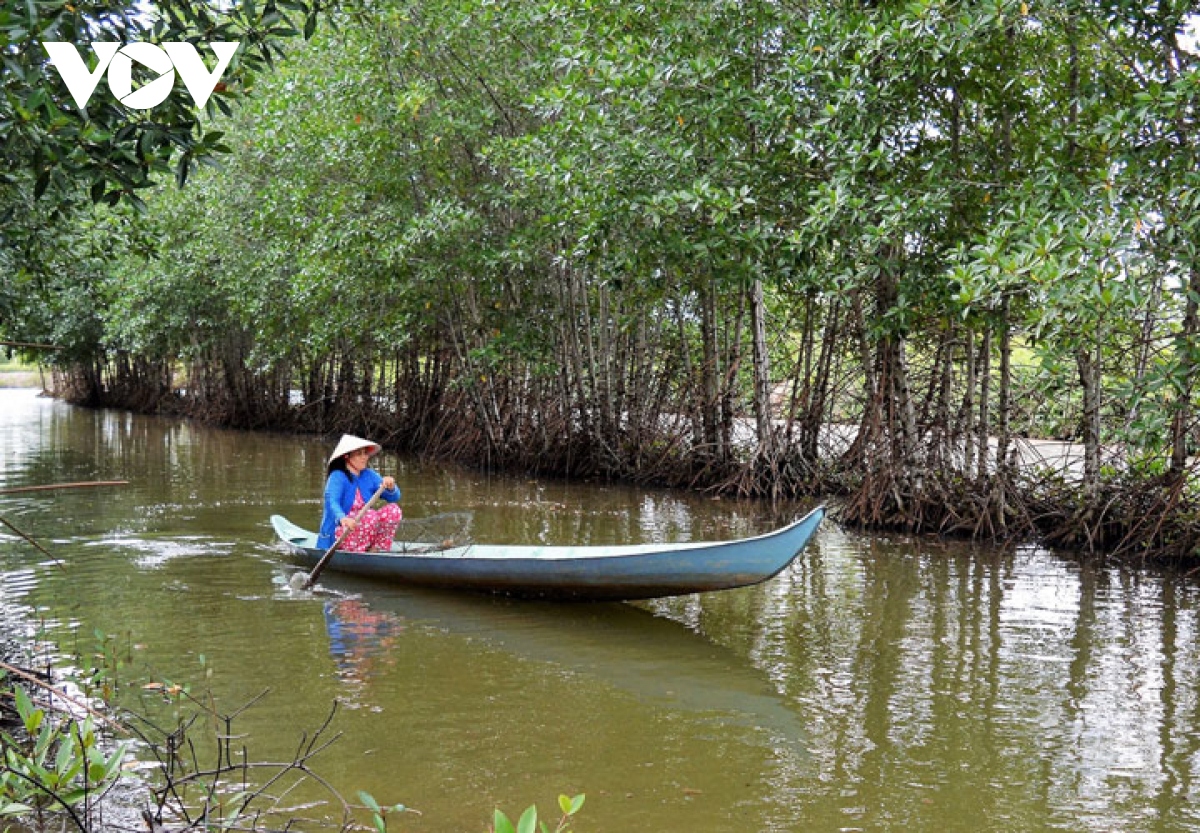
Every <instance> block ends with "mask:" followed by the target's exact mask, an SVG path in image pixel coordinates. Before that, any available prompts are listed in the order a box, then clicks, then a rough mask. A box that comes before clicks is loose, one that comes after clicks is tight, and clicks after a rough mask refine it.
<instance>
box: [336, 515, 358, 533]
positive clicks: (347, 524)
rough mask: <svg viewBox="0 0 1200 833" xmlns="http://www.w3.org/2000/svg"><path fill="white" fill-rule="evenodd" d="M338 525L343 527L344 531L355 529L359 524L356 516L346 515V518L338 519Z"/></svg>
mask: <svg viewBox="0 0 1200 833" xmlns="http://www.w3.org/2000/svg"><path fill="white" fill-rule="evenodd" d="M338 525H339V526H340V527H341V528H342V531H343V532H349V531H350V530H352V529H354V527H356V526H358V521H356V520H354V518H353V517H351V516H350V515H346V516H345V517H344V518H342V519H341V520H340V521H338Z"/></svg>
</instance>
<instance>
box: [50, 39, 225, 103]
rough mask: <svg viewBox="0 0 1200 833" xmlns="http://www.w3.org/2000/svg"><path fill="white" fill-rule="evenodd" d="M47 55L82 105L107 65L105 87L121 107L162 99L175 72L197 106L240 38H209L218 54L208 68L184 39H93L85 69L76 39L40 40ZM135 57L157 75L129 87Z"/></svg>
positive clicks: (213, 84)
mask: <svg viewBox="0 0 1200 833" xmlns="http://www.w3.org/2000/svg"><path fill="white" fill-rule="evenodd" d="M42 46H43V47H45V49H46V54H48V55H49V56H50V60H51V61H52V62H53V63H54V66H55V68H56V69H58V74H59V75H61V76H62V80H63V83H65V84H66V85H67V91H68V92H70V93H71V97H72V98H74V99H75V104H76V105H78V106H79V108H80V109H83V108H84V107H86V106H87V103H88V101H89V100H90V99H91V97H92V93H93V92H95V90H96V85H97V84H98V83H99V82H100V76H101V75H103V74H104V71H105V70H106V69H107V70H108V89H109V90H110V91H111V92H112V94H113V95H114V96H116V97H117V98H118V99H119V100H120V101H121V103H122V104H124V105H125V106H126V107H132V108H133V109H135V110H149V109H150V108H151V107H157V106H158V105H159V104H162V103H163V102H164V101H166V100H167V96H168V95H170V94H171V89H172V87H173V86H174V85H175V73H176V72H178V73H179V77H180V78H182V79H183V84H184V86H185V87H187V91H188V92H189V93H191V95H192V100H193V101H195V102H196V106H197V107H203V106H204V105H205V104H206V103H208V98H209V96H211V95H212V93H213V90H215V89H216V87H217V83H218V82H219V81H220V80H221V74H222V73H224V72H225V68H226V67H227V66H229V62H230V61H231V60H232V59H233V53H235V52H237V48H238V46H240V43H238V42H237V41H228V42H223V41H218V42H215V43H210V44H209V46H210V47H212V51H213V54H215V55H216V56H217V66H216V68H215V69H213V71H212V72H209V71H208V68H207V67H205V66H204V61H203V60H201V58H200V53H199V52H197V51H196V47H195V46H193V45H192V44H190V43H187V42H186V41H181V42H178V43H162V44H159V45H157V46H156V45H154V44H152V43H142V42H135V43H127V44H125V45H124V46H122V45H121V44H119V43H111V42H104V41H102V42H100V43H93V44H92V51H93V52H95V53H96V58H97V62H96V68H95V69H94V70H92V71H90V72H89V71H88V68H87V65H85V64H84V62H83V59H82V58H81V57H79V51H78V50H77V49H76V48H75V44H73V43H66V42H63V41H47V42H45V43H43V44H42ZM134 61H137V62H138V63H139V64H141V65H142V66H144V67H146V68H147V69H150V70H152V71H153V72H157V73H158V77H157V78H155V79H154V80H153V81H150V82H149V83H147V84H143V85H142V86H141V87H139V88H138V89H136V90H135V89H133V63H134Z"/></svg>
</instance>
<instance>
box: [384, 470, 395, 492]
mask: <svg viewBox="0 0 1200 833" xmlns="http://www.w3.org/2000/svg"><path fill="white" fill-rule="evenodd" d="M383 488H385V489H387V490H388V491H389V492H390V491H391V490H392V489H394V488H396V478H394V477H392V476H391V475H390V474H389V475H388V476H387V477H385V478H383Z"/></svg>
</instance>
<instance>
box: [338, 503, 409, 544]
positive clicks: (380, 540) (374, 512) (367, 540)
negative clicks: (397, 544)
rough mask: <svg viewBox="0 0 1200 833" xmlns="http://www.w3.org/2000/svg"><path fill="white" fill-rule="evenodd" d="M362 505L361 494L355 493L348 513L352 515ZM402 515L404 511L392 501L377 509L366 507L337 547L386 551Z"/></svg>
mask: <svg viewBox="0 0 1200 833" xmlns="http://www.w3.org/2000/svg"><path fill="white" fill-rule="evenodd" d="M362 506H363V501H362V495H357V496H356V497H355V500H354V505H353V506H352V507H350V515H351V516H352V517H353V516H354V515H355V514H357V513H358V510H359V509H361V508H362ZM403 517H404V512H402V511H401V509H400V507H399V506H397V505H396V504H394V503H385V504H384V505H383V506H381V507H380V508H379V509H368V510H367V511H366V512H365V513H363V516H362V517H361V518H359V519H358V526H356V527H354V529H352V530H350V532H349V533H347V534H346V537H345V538H343V539H342V543H341V546H339V547H338V549H340V550H344V551H345V552H367V551H368V550H375V551H382V552H387V551H388V550H390V549H391V548H392V538H394V537H395V536H396V527H398V526H399V525H400V519H401V518H403Z"/></svg>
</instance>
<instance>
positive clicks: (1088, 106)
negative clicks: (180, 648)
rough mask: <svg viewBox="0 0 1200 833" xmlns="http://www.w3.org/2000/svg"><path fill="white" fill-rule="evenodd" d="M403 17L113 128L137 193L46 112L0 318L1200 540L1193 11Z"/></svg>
mask: <svg viewBox="0 0 1200 833" xmlns="http://www.w3.org/2000/svg"><path fill="white" fill-rule="evenodd" d="M385 5H387V6H388V8H389V9H390V10H391V13H386V14H382V13H378V11H379V10H378V9H377V8H376V7H375V6H371V7H370V9H369V10H368V9H365V8H360V7H359V6H358V5H357V4H356V3H354V2H353V0H350V2H348V3H347V4H346V5H338V6H336V7H333V8H328V9H326V8H325V7H324V6H322V7H321V9H323V11H322V12H321V13H322V14H327V15H328V16H329V17H331V18H334V19H335V21H334V22H336V24H337V25H336V26H329V27H324V26H322V27H317V26H316V25H315V24H316V20H315V15H316V14H317V12H316V11H314V12H313V15H314V17H312V18H311V19H310V21H309V22H310V23H312V25H311V26H306V27H305V35H306V40H305V41H304V42H303V43H301V42H299V40H298V39H290V40H288V41H287V42H286V43H285V44H278V45H277V49H276V52H277V54H276V55H275V57H273V58H272V59H271V60H269V61H265V62H260V63H259V64H258V66H257V69H254V68H252V67H249V66H247V67H244V69H245V72H246V73H250V72H251V70H252V69H254V73H253V74H252V75H246V76H245V78H243V79H241V80H239V78H241V76H231V78H230V81H229V83H230V85H231V89H232V90H233V93H231V96H233V97H231V98H229V99H228V101H227V99H226V97H224V96H214V100H215V101H217V102H220V103H222V104H226V105H228V104H229V103H231V102H232V103H236V104H237V109H236V110H235V109H233V107H231V106H224V107H222V108H221V110H222V113H221V114H218V113H216V112H215V111H213V112H209V113H208V114H207V115H206V116H205V117H204V118H203V119H199V120H198V121H197V122H196V124H197V125H198V126H197V129H196V135H195V136H193V137H192V138H193V139H195V142H193V143H192V144H187V143H181V142H182V138H180V137H176V138H177V139H178V140H179V141H177V142H174V143H173V142H171V141H168V139H169V138H170V137H166V136H163V135H160V134H161V131H160V130H159V128H158V127H157V126H156V123H151V121H148V120H141V121H136V125H137V129H145V130H147V131H149V133H148V135H145V136H142V137H140V138H138V134H137V131H136V130H134V129H133V128H130V130H124V129H122V130H115V131H112V132H104V133H103V135H102V136H99V137H97V136H93V138H96V139H97V141H98V140H99V139H100V138H104V139H105V140H111V141H113V142H118V143H119V142H126V141H134V140H137V142H138V144H137V149H138V150H137V153H134V152H133V151H132V150H131V149H130V148H128V147H126V146H124V145H121V146H120V147H118V149H117V150H119V151H120V153H117V154H116V156H115V158H117V159H119V160H124V161H125V162H127V163H128V164H130V165H132V164H134V162H137V163H138V164H142V165H144V166H145V167H146V170H145V171H142V172H141V173H140V174H139V176H140V177H141V178H137V177H134V175H133V173H122V174H121V177H122V178H119V181H118V180H111V175H110V173H108V171H110V166H106V165H103V164H97V165H93V166H91V167H78V165H81V164H82V161H81V160H74V158H73V157H70V156H69V154H70V153H71V152H84V151H87V152H89V153H90V152H92V151H93V150H95V149H96V148H100V149H101V150H102V149H103V147H102V146H100V145H96V144H95V143H94V142H75V143H74V144H69V143H68V144H61V145H60V144H54V142H57V141H58V140H57V139H56V138H55V137H58V136H61V135H62V131H61V130H59V128H58V127H57V124H58V121H55V120H56V119H59V120H66V121H67V122H69V123H72V124H75V123H76V122H77V120H78V118H77V117H78V114H77V113H76V112H75V111H74V110H72V109H70V108H69V107H65V106H64V107H57V105H54V104H53V102H55V101H59V100H61V99H62V98H63V96H62V93H61V90H59V89H58V88H57V87H54V86H53V84H52V83H51V82H49V81H47V82H45V83H44V84H43V85H42V86H41V87H37V88H36V89H32V91H29V92H30V99H31V100H33V101H34V102H35V104H34V105H29V106H28V108H27V109H28V110H29V112H30V113H31V114H33V115H32V116H31V120H29V121H23V120H18V121H19V122H20V124H21V125H22V130H26V128H28V130H27V132H28V134H29V135H28V137H27V139H28V141H26V139H22V141H21V142H16V141H14V142H10V143H9V147H10V148H13V149H14V150H12V151H11V152H12V153H14V154H18V153H20V152H22V149H24V152H27V157H25V158H27V160H28V162H29V164H28V165H24V166H22V165H14V166H13V169H14V170H17V171H18V172H19V173H18V174H17V175H16V178H15V179H14V182H13V184H12V185H11V186H9V187H8V188H7V190H5V191H3V192H0V215H4V214H5V213H6V211H5V210H6V209H7V216H9V217H11V218H13V219H12V221H11V222H9V223H7V224H6V226H5V231H4V236H3V237H2V238H0V272H2V273H4V274H13V275H17V276H18V278H17V279H16V280H15V281H14V282H12V283H11V284H5V285H3V286H0V313H3V314H2V315H0V321H3V322H5V323H4V324H3V330H4V333H3V335H4V337H6V338H11V339H14V340H15V339H20V340H23V341H26V342H30V343H45V344H53V345H56V346H57V347H58V348H59V349H58V350H56V351H55V352H54V354H53V355H50V356H46V357H45V360H47V361H52V363H53V365H54V368H55V378H54V380H53V382H52V386H53V388H54V390H55V392H56V393H57V394H58V395H59V396H62V397H63V398H65V399H68V400H70V401H73V402H78V403H82V404H88V405H98V406H101V405H102V406H112V407H120V408H128V409H131V410H135V411H145V412H167V413H178V414H182V415H187V416H191V417H195V418H198V419H203V420H208V421H210V422H213V423H216V424H220V425H225V426H231V427H236V428H243V429H271V430H294V431H304V432H315V433H322V434H325V433H336V432H338V431H343V430H346V431H352V432H360V433H361V432H365V433H370V434H371V435H372V436H375V437H377V438H379V439H380V440H381V441H383V442H385V443H386V444H388V445H389V446H390V447H395V448H397V449H399V450H405V451H412V452H416V453H420V454H424V455H430V456H434V457H446V458H453V459H455V460H458V461H462V462H464V463H466V464H468V465H473V466H478V467H482V468H486V469H495V470H500V469H507V470H514V471H531V472H538V473H546V474H553V475H557V476H565V477H571V478H609V479H620V480H630V481H633V482H638V483H645V484H655V485H662V486H673V487H679V488H688V489H702V490H707V491H710V492H712V493H714V494H730V495H740V496H748V497H761V498H765V499H778V498H788V497H793V496H803V495H813V494H823V495H830V496H839V498H840V511H839V513H838V520H840V521H841V522H842V523H844V524H847V525H850V526H859V527H864V528H870V529H884V530H904V531H911V532H929V533H937V534H943V535H954V536H969V537H974V538H978V539H983V540H995V541H1001V540H1032V541H1038V542H1041V543H1045V544H1047V545H1050V546H1054V547H1063V548H1069V549H1073V550H1079V551H1083V552H1104V553H1112V554H1116V555H1119V556H1121V557H1127V558H1133V559H1148V558H1164V559H1189V560H1190V559H1195V558H1196V557H1197V555H1198V552H1200V550H1198V547H1200V488H1198V484H1197V479H1196V474H1197V472H1196V463H1195V453H1196V451H1197V449H1198V448H1200V174H1197V171H1200V83H1197V82H1198V79H1200V52H1198V51H1197V46H1196V37H1195V36H1196V31H1197V20H1198V17H1197V15H1196V12H1195V9H1194V3H1193V2H1182V0H1179V2H1163V3H1155V4H1152V5H1151V6H1148V7H1142V6H1139V5H1137V4H1124V5H1121V6H1119V8H1118V7H1116V6H1113V7H1109V6H1103V7H1101V6H1091V5H1086V4H1085V5H1071V6H1070V7H1069V8H1068V7H1060V6H1059V5H1055V4H1030V3H1027V2H1024V0H999V2H995V3H987V4H976V5H971V6H963V5H962V4H957V3H938V2H932V3H916V4H827V5H826V6H823V7H822V8H821V11H820V13H811V12H810V11H809V10H807V8H799V7H794V6H791V5H789V4H778V3H755V4H745V3H728V2H723V1H722V0H704V1H703V2H692V0H689V2H680V0H653V1H652V2H649V3H640V4H620V3H617V4H608V5H606V6H605V5H603V4H602V5H601V6H599V7H596V6H595V5H594V4H570V3H566V4H564V3H561V2H557V0H544V2H543V0H527V1H526V2H520V3H517V2H507V0H504V1H502V2H500V3H498V4H478V3H472V2H461V0H421V2H420V3H409V2H406V0H388V3H385ZM30 8H31V9H33V8H34V6H32V5H31V6H30ZM206 8H207V7H202V8H201V11H203V10H204V9H206ZM253 8H256V7H253V6H248V7H246V9H243V10H242V11H244V12H246V13H250V11H252V10H253ZM270 8H272V10H273V12H272V13H274V7H273V6H270ZM238 9H241V7H238ZM205 13H207V12H205ZM29 14H34V12H32V11H31V12H29ZM114 19H115V17H114ZM12 25H13V26H17V24H15V23H14V24H12ZM19 28H20V33H26V32H36V31H40V29H39V28H38V26H34V25H22V26H21V27H19ZM271 31H275V30H274V29H272V30H271ZM281 31H284V30H281ZM285 36H286V37H288V38H290V37H291V36H290V35H281V36H280V37H285ZM14 37H16V36H15V35H14ZM20 37H23V38H27V37H28V36H27V34H20ZM35 53H36V50H35V49H33V48H32V47H31V49H30V51H29V54H35ZM36 54H40V53H36ZM18 57H19V58H21V59H22V60H25V53H21V54H20V55H19V56H18ZM275 58H277V60H276V59H275ZM25 66H26V69H27V70H28V72H27V73H26V75H25V78H26V79H35V81H36V79H39V78H43V76H44V75H45V73H44V72H43V70H44V65H43V64H42V63H39V62H38V61H35V60H33V59H28V61H27V63H26V65H25ZM240 71H241V70H239V72H240ZM12 77H13V79H17V76H16V75H15V74H14V75H13V76H12ZM11 83H13V84H16V83H17V80H13V81H12V82H11ZM21 83H30V84H33V83H34V81H22V82H21ZM37 83H41V82H37ZM24 89H25V88H22V90H24ZM234 93H236V96H234V95H233V94H234ZM39 108H41V109H39ZM210 110H211V108H210ZM107 112H108V111H105V113H107ZM45 113H49V115H45ZM114 113H116V116H113V117H114V118H117V117H119V116H120V115H121V113H120V112H119V111H114ZM109 115H112V114H109ZM39 125H49V126H47V128H46V129H45V130H42V131H41V132H37V131H35V130H34V128H36V127H38V126H39ZM201 126H202V127H201ZM79 129H81V130H84V131H85V132H86V131H92V132H93V133H94V132H95V131H94V130H93V128H91V127H88V126H83V127H80V128H79ZM131 131H132V132H131ZM35 134H36V135H35ZM25 135H26V134H25V133H23V134H22V136H25ZM89 135H91V134H89ZM189 135H190V134H189ZM46 143H51V144H52V145H53V147H54V148H56V149H57V150H60V151H61V153H58V154H57V155H56V153H49V152H47V151H46V150H45V147H46ZM68 145H69V146H68ZM105 147H106V146H105ZM155 148H157V149H158V150H157V151H156V152H159V153H160V156H153V155H151V156H146V153H149V149H155ZM173 148H178V149H179V156H178V158H176V157H174V156H172V155H171V154H173V153H175V150H173ZM95 152H96V153H99V152H100V150H95ZM205 154H208V156H205ZM60 158H61V159H73V160H74V161H71V162H70V163H69V164H68V163H66V162H64V163H63V166H62V167H56V165H58V164H59V163H58V162H55V161H54V160H57V159H60ZM198 158H210V159H211V158H219V159H220V160H221V165H220V166H219V167H216V166H211V167H205V168H203V169H200V168H193V166H192V162H194V161H195V160H196V159H198ZM48 160H49V161H48ZM139 160H140V161H139ZM176 162H178V165H177V166H176V165H175V163H176ZM77 163H78V164H77ZM151 163H153V164H151ZM71 165H76V167H71ZM79 170H86V171H91V172H92V174H91V175H92V176H93V178H94V180H95V181H93V182H91V184H90V186H89V185H88V184H87V183H84V184H79V183H78V181H77V180H78V177H79V176H82V174H77V173H75V172H76V171H79ZM122 170H123V169H122ZM170 172H174V173H175V176H176V180H177V184H178V185H180V186H182V187H178V188H171V187H166V186H165V185H164V184H163V178H164V174H165V173H170ZM151 174H153V176H152V175H151ZM73 177H74V178H73ZM185 183H186V184H185ZM18 324H19V326H18ZM23 355H24V354H23ZM32 357H33V355H32V353H31V354H30V355H29V356H27V357H26V358H32ZM1033 441H1060V442H1070V443H1074V444H1076V445H1077V447H1078V465H1077V466H1073V467H1071V468H1070V469H1068V470H1062V469H1061V468H1060V467H1058V466H1054V465H1051V466H1040V465H1036V464H1034V465H1031V464H1029V461H1028V458H1027V457H1025V456H1023V455H1026V454H1027V452H1028V450H1029V449H1030V448H1031V447H1032V446H1031V444H1032V442H1033Z"/></svg>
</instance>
